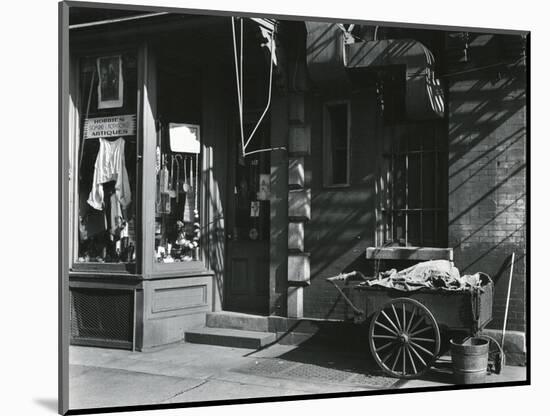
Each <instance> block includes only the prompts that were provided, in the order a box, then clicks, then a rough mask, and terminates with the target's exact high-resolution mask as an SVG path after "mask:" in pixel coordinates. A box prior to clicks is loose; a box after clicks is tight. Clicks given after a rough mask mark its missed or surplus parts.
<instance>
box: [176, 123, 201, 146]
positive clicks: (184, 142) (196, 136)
mask: <svg viewBox="0 0 550 416" xmlns="http://www.w3.org/2000/svg"><path fill="white" fill-rule="evenodd" d="M169 130H170V150H171V151H172V152H181V153H200V152H201V138H200V126H198V125H196V124H182V123H170V125H169Z"/></svg>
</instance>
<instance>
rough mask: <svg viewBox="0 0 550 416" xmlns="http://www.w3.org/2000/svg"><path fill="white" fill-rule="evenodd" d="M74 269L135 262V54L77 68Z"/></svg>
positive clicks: (95, 59) (94, 58)
mask: <svg viewBox="0 0 550 416" xmlns="http://www.w3.org/2000/svg"><path fill="white" fill-rule="evenodd" d="M79 97H80V105H79V112H80V137H79V146H78V158H79V160H78V161H77V166H78V258H77V262H78V263H134V262H135V261H136V250H135V248H136V245H137V243H136V228H137V227H136V151H137V149H136V146H137V143H136V138H137V136H136V109H137V61H136V55H135V53H129V52H128V53H126V52H125V53H113V54H105V55H101V56H90V57H85V58H82V59H81V60H80V62H79Z"/></svg>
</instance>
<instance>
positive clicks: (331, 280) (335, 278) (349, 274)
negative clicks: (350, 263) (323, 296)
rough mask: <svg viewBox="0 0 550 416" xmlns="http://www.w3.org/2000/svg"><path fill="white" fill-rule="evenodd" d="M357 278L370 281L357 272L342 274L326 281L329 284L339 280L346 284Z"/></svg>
mask: <svg viewBox="0 0 550 416" xmlns="http://www.w3.org/2000/svg"><path fill="white" fill-rule="evenodd" d="M355 276H359V277H360V278H361V280H368V279H367V278H366V277H365V275H364V274H363V273H361V272H358V271H355V270H354V271H352V272H349V273H340V274H338V275H336V276H332V277H327V278H326V279H325V280H326V281H327V282H334V281H337V280H343V281H344V282H346V281H347V280H348V279H349V278H350V277H355Z"/></svg>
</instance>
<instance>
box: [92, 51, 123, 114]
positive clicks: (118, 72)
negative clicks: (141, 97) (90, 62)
mask: <svg viewBox="0 0 550 416" xmlns="http://www.w3.org/2000/svg"><path fill="white" fill-rule="evenodd" d="M97 73H98V77H99V82H98V84H97V97H98V103H97V108H98V109H104V108H118V107H122V105H123V92H124V80H123V78H122V57H121V56H120V55H115V56H102V57H99V58H97Z"/></svg>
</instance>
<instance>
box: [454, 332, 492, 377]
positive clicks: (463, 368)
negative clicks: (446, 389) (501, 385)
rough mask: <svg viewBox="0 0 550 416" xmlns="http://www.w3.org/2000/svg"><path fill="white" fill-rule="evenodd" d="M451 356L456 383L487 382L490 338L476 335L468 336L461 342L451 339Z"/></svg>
mask: <svg viewBox="0 0 550 416" xmlns="http://www.w3.org/2000/svg"><path fill="white" fill-rule="evenodd" d="M451 356H452V359H453V370H454V375H455V381H456V383H458V384H477V383H483V382H485V376H486V375H487V359H488V357H489V341H488V340H486V339H483V338H476V337H472V338H468V339H467V340H465V341H464V342H461V343H456V342H454V341H453V340H451Z"/></svg>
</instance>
